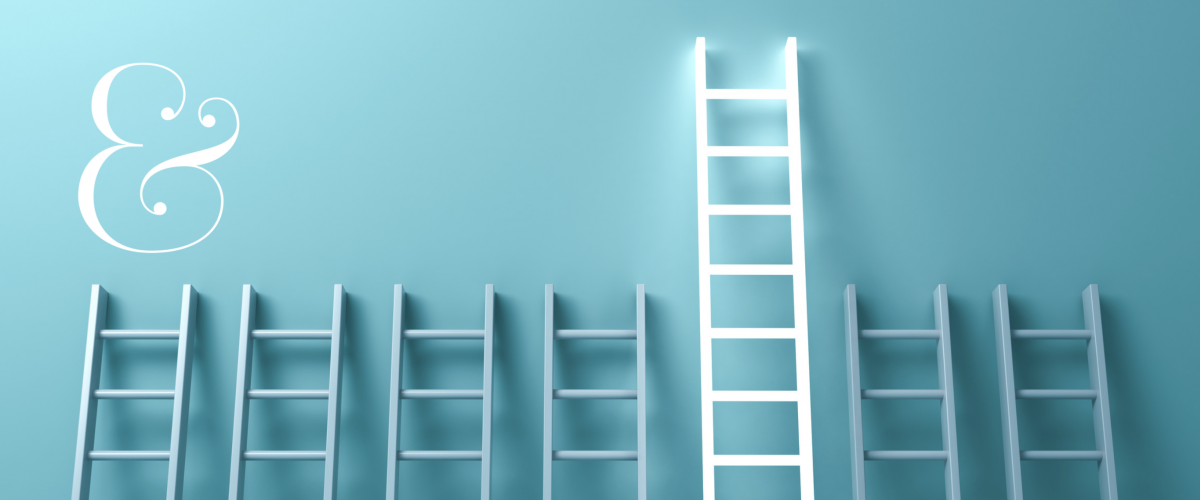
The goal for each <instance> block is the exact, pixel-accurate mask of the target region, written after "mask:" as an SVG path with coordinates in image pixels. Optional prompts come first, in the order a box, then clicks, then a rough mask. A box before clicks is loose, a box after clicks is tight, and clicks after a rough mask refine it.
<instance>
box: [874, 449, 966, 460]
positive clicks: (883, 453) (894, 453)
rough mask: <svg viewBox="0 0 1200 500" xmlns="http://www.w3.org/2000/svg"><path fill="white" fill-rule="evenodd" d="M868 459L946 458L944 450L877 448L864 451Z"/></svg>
mask: <svg viewBox="0 0 1200 500" xmlns="http://www.w3.org/2000/svg"><path fill="white" fill-rule="evenodd" d="M863 453H864V457H863V458H865V459H867V460H946V457H947V456H949V454H947V453H946V452H945V451H944V450H903V451H898V450H876V451H866V452H863Z"/></svg>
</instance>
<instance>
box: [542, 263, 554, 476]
mask: <svg viewBox="0 0 1200 500" xmlns="http://www.w3.org/2000/svg"><path fill="white" fill-rule="evenodd" d="M543 346H544V347H543V349H544V352H543V360H542V500H551V499H552V498H553V492H554V474H553V472H554V285H546V331H545V341H544V344H543Z"/></svg>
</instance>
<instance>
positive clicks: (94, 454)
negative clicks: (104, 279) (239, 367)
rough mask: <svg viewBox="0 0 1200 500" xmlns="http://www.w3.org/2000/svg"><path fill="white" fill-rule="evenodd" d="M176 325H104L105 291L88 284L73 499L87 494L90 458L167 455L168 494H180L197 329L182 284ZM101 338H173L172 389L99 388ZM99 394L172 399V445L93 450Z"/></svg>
mask: <svg viewBox="0 0 1200 500" xmlns="http://www.w3.org/2000/svg"><path fill="white" fill-rule="evenodd" d="M181 309H182V312H181V313H180V317H179V329H178V330H108V329H105V326H106V319H107V316H108V292H106V291H105V290H104V287H102V286H100V285H92V300H91V306H90V309H89V313H88V332H87V349H86V354H85V355H84V358H83V398H82V401H81V403H80V406H79V438H78V440H77V441H76V445H75V478H74V483H73V485H72V488H71V499H72V500H87V499H88V497H90V496H91V483H92V462H93V461H96V460H166V461H167V500H178V499H180V498H182V497H183V459H184V456H185V453H184V452H185V448H186V445H187V424H188V400H189V397H188V396H189V394H190V393H191V387H192V349H191V348H192V338H193V337H194V336H195V333H196V314H195V312H196V290H195V289H193V288H192V285H183V305H182V307H181ZM104 339H130V340H134V339H147V340H149V339H165V340H177V341H178V342H179V348H178V350H177V352H178V354H177V355H176V358H175V359H176V361H175V388H174V389H173V390H144V389H101V388H100V360H101V359H102V358H103V356H102V354H103V352H104ZM98 399H171V400H173V401H174V408H173V409H172V411H171V449H170V450H167V451H96V450H93V449H92V445H93V443H94V442H95V439H96V400H98Z"/></svg>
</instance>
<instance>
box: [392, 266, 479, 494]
mask: <svg viewBox="0 0 1200 500" xmlns="http://www.w3.org/2000/svg"><path fill="white" fill-rule="evenodd" d="M494 305H495V292H494V291H493V287H492V285H486V286H485V287H484V291H483V329H482V330H408V329H405V328H404V286H403V285H396V287H395V292H394V295H393V302H392V392H391V397H390V398H389V399H390V401H389V410H388V471H387V495H386V496H385V498H386V499H387V500H396V485H397V482H396V479H397V478H396V474H397V471H396V468H397V465H398V464H397V462H398V461H400V460H478V461H480V498H481V499H483V500H488V498H489V497H490V496H491V491H492V488H491V484H492V333H493V330H492V329H493V317H494V311H495V309H494ZM405 339H411V340H417V339H469V340H482V341H483V389H482V390H478V389H466V390H463V389H404V382H403V377H404V340H405ZM403 399H481V400H483V445H482V449H481V450H479V451H473V450H463V451H459V450H401V449H400V401H401V400H403Z"/></svg>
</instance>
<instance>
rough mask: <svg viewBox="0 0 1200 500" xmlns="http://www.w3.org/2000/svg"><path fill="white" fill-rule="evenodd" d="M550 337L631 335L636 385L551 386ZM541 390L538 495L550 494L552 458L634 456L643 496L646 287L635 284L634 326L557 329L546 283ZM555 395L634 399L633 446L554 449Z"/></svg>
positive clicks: (551, 293)
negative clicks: (604, 386)
mask: <svg viewBox="0 0 1200 500" xmlns="http://www.w3.org/2000/svg"><path fill="white" fill-rule="evenodd" d="M554 339H564V340H565V339H632V340H636V341H637V389H634V390H629V389H555V388H554ZM545 356H546V361H545V373H544V375H543V377H544V378H543V380H544V390H543V392H542V408H543V410H542V411H543V416H542V418H543V421H542V422H543V423H542V432H543V434H542V499H543V500H551V498H552V496H553V488H552V486H553V481H552V478H553V474H552V473H553V470H554V467H553V465H554V461H555V460H636V461H637V465H638V500H646V287H645V285H638V286H637V329H636V330H559V329H557V328H555V326H554V285H546V346H545ZM555 399H636V400H637V429H638V430H637V443H638V444H637V450H635V451H624V450H555V449H554V400H555Z"/></svg>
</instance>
